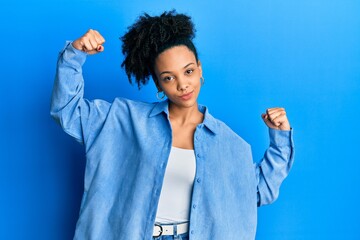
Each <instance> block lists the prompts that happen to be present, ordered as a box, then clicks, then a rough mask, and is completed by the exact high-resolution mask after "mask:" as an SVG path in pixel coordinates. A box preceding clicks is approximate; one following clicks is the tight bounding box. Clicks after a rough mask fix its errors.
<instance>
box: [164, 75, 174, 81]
mask: <svg viewBox="0 0 360 240" xmlns="http://www.w3.org/2000/svg"><path fill="white" fill-rule="evenodd" d="M173 79H174V77H172V76H166V77H164V78H163V81H164V82H170V81H171V80H173Z"/></svg>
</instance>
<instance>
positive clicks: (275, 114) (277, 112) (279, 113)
mask: <svg viewBox="0 0 360 240" xmlns="http://www.w3.org/2000/svg"><path fill="white" fill-rule="evenodd" d="M268 115H269V118H270V119H271V120H272V121H273V120H274V119H276V118H277V117H279V116H282V115H286V112H285V111H283V110H279V111H275V112H272V113H271V114H268Z"/></svg>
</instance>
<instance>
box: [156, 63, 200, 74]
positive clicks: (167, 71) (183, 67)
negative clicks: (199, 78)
mask: <svg viewBox="0 0 360 240" xmlns="http://www.w3.org/2000/svg"><path fill="white" fill-rule="evenodd" d="M191 64H195V63H193V62H192V63H189V64H187V65H186V66H185V67H183V69H184V68H187V67H188V66H190V65H191ZM165 73H171V72H170V71H164V72H161V73H160V74H159V76H161V75H162V74H165Z"/></svg>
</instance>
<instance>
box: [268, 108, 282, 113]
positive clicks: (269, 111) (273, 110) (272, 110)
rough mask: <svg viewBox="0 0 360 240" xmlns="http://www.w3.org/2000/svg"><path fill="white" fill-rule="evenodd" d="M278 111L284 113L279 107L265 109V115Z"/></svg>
mask: <svg viewBox="0 0 360 240" xmlns="http://www.w3.org/2000/svg"><path fill="white" fill-rule="evenodd" d="M278 111H285V109H284V108H281V107H275V108H268V109H266V113H268V114H272V113H274V112H278Z"/></svg>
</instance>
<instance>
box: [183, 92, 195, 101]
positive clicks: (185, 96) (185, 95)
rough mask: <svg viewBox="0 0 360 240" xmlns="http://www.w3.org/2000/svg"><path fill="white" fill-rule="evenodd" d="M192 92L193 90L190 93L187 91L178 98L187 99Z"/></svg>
mask: <svg viewBox="0 0 360 240" xmlns="http://www.w3.org/2000/svg"><path fill="white" fill-rule="evenodd" d="M193 93H194V91H192V92H190V93H187V94H183V95H181V96H180V98H181V99H182V100H189V99H190V98H191V97H192V95H193Z"/></svg>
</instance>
